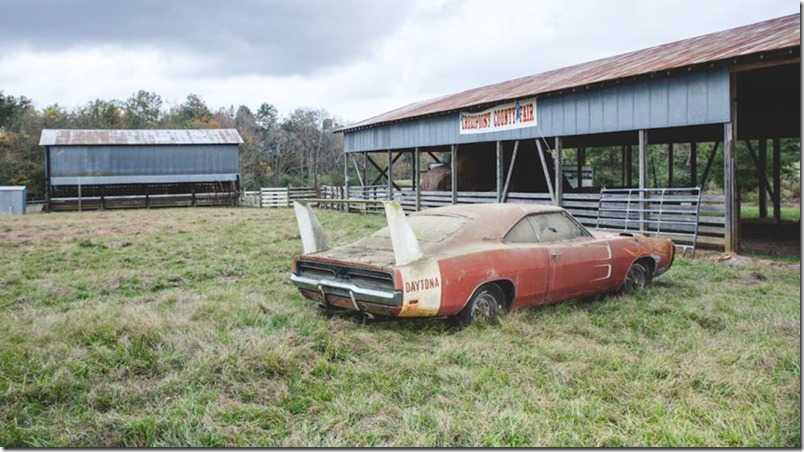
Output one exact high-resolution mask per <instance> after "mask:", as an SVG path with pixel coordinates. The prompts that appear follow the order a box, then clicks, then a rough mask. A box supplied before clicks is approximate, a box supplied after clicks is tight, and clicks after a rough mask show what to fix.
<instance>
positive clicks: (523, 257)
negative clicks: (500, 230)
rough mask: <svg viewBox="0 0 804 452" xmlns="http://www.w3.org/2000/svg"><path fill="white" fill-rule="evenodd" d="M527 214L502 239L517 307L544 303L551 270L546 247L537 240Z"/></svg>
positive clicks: (530, 217)
mask: <svg viewBox="0 0 804 452" xmlns="http://www.w3.org/2000/svg"><path fill="white" fill-rule="evenodd" d="M533 216H534V215H529V216H526V217H524V218H522V219H521V220H519V222H518V223H516V224H515V225H514V226H513V227H512V228H511V229H510V230H509V231H508V233H507V234H505V237H504V238H503V242H504V243H505V244H506V248H507V249H506V251H505V252H506V255H507V260H508V262H509V263H511V264H513V265H512V267H515V268H512V272H513V273H514V275H515V276H514V279H515V281H514V283H515V285H516V293H517V302H516V304H517V305H518V306H529V305H535V304H541V303H544V297H545V294H546V293H547V277H548V272H549V267H550V262H549V257H548V255H547V248H545V247H544V246H543V245H542V244H541V243H540V241H539V237H538V235H537V234H536V231H535V230H534V228H533V226H532V223H533V221H532V218H533Z"/></svg>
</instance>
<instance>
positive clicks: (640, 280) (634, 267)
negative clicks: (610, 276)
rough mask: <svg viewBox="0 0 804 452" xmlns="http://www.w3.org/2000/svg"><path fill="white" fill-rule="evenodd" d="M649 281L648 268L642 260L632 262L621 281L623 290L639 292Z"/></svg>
mask: <svg viewBox="0 0 804 452" xmlns="http://www.w3.org/2000/svg"><path fill="white" fill-rule="evenodd" d="M650 283H651V274H650V269H649V268H648V267H647V266H646V265H645V264H644V263H642V262H634V263H633V264H631V268H630V269H628V274H627V275H626V276H625V282H624V283H623V291H624V292H639V291H640V290H643V289H645V288H646V287H648V286H649V285H650Z"/></svg>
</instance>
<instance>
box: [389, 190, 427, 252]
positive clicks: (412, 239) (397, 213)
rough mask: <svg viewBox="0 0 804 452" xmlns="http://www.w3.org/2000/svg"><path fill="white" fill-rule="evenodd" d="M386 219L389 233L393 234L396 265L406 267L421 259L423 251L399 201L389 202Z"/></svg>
mask: <svg viewBox="0 0 804 452" xmlns="http://www.w3.org/2000/svg"><path fill="white" fill-rule="evenodd" d="M383 207H385V218H386V219H387V220H388V231H389V232H390V234H391V246H393V248H394V261H395V263H396V265H398V266H401V265H406V264H409V263H411V262H413V261H415V260H418V259H421V257H422V249H421V247H420V246H419V241H418V240H417V239H416V235H415V234H414V233H413V229H412V228H411V227H410V224H409V223H408V222H407V220H405V211H404V210H402V205H401V204H400V203H399V202H398V201H387V202H384V203H383Z"/></svg>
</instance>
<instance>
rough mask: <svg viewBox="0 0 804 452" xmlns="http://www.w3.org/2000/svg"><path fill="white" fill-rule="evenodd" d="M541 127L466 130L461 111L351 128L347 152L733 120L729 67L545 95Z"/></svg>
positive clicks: (539, 112) (540, 100)
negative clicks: (464, 132)
mask: <svg viewBox="0 0 804 452" xmlns="http://www.w3.org/2000/svg"><path fill="white" fill-rule="evenodd" d="M536 109H537V110H536V115H537V122H538V124H539V125H538V127H528V128H524V129H517V130H508V131H503V132H493V133H481V134H471V135H460V134H459V133H458V121H459V115H458V113H451V114H448V115H444V116H437V117H433V118H426V119H419V120H416V121H409V122H402V123H397V124H390V125H386V126H379V127H373V128H369V129H364V130H357V131H352V132H346V133H345V137H344V138H345V139H344V148H345V150H346V152H360V151H378V150H386V149H406V148H414V147H427V146H441V145H449V144H455V143H458V144H463V143H477V142H486V141H496V140H517V139H529V138H537V137H540V136H545V137H549V136H571V135H585V134H591V133H607V132H621V131H627V130H638V129H653V128H664V127H679V126H688V125H701V124H717V123H724V122H728V121H729V111H730V110H729V70H728V68H725V67H724V68H718V69H714V70H712V71H710V72H706V73H694V74H693V73H691V74H684V75H682V76H674V77H665V78H657V79H651V80H644V81H639V82H635V83H627V84H626V83H623V84H619V85H616V86H610V87H604V88H600V89H596V90H590V91H585V90H584V91H581V92H576V93H567V94H564V95H557V96H549V97H540V98H538V101H537V106H536Z"/></svg>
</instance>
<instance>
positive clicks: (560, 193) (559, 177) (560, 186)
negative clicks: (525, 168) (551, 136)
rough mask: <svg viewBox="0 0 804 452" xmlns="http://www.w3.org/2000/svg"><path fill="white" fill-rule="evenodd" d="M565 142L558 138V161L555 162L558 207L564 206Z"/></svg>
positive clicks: (556, 144) (556, 146)
mask: <svg viewBox="0 0 804 452" xmlns="http://www.w3.org/2000/svg"><path fill="white" fill-rule="evenodd" d="M563 144H564V143H563V140H562V139H561V137H556V139H555V148H556V160H555V174H554V177H555V185H554V188H555V192H556V197H555V199H556V205H557V206H559V207H560V206H562V205H563V204H564V150H563Z"/></svg>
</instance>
